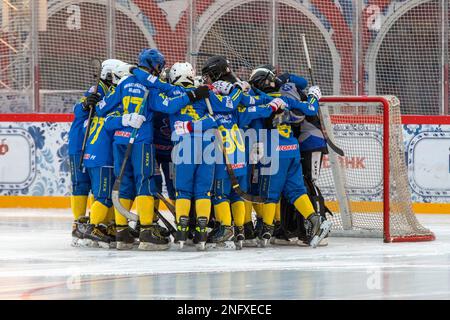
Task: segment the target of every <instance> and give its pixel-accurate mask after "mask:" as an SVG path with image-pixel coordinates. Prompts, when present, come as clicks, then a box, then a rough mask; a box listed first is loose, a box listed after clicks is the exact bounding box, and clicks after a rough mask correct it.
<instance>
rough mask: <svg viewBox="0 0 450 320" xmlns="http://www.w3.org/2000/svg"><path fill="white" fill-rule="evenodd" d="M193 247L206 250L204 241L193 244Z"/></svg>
mask: <svg viewBox="0 0 450 320" xmlns="http://www.w3.org/2000/svg"><path fill="white" fill-rule="evenodd" d="M195 248H196V249H197V251H205V250H206V243H205V242H200V243H197V244H196V245H195Z"/></svg>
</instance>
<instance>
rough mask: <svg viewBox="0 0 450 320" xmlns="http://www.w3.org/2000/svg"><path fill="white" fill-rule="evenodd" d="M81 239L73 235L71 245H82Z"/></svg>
mask: <svg viewBox="0 0 450 320" xmlns="http://www.w3.org/2000/svg"><path fill="white" fill-rule="evenodd" d="M80 240H81V239H80V238H76V237H72V243H71V244H70V245H71V246H72V247H75V248H77V247H80V246H81V245H80V243H79V242H80Z"/></svg>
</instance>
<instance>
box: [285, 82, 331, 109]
mask: <svg viewBox="0 0 450 320" xmlns="http://www.w3.org/2000/svg"><path fill="white" fill-rule="evenodd" d="M321 97H322V94H321V92H320V88H319V87H318V86H313V87H310V88H309V91H308V99H307V100H306V101H305V102H301V101H297V100H295V99H292V98H289V97H281V98H279V99H282V100H283V101H284V102H285V103H286V105H287V108H288V109H289V110H293V109H296V110H299V111H301V112H302V113H303V114H304V115H306V116H314V115H316V114H317V113H318V111H319V99H320V98H321Z"/></svg>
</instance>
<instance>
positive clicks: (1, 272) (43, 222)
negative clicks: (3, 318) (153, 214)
mask: <svg viewBox="0 0 450 320" xmlns="http://www.w3.org/2000/svg"><path fill="white" fill-rule="evenodd" d="M419 219H420V221H421V222H422V223H423V224H424V225H425V226H426V227H428V228H430V229H431V230H433V231H434V232H435V234H436V241H432V242H422V243H396V244H385V243H383V242H382V240H381V239H356V238H334V237H332V238H330V241H329V243H330V244H329V246H328V247H321V248H317V249H312V248H305V247H280V246H277V247H274V246H273V247H270V248H266V249H262V248H244V249H243V250H242V251H235V250H226V251H217V250H215V251H207V252H197V251H192V250H191V251H189V249H188V251H183V252H180V251H178V250H175V249H173V250H172V249H171V250H169V251H164V252H141V251H116V250H114V249H111V250H105V249H87V248H73V247H71V246H70V243H71V214H70V212H69V210H25V209H14V210H6V209H0V299H450V215H421V216H419Z"/></svg>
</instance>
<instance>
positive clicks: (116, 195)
mask: <svg viewBox="0 0 450 320" xmlns="http://www.w3.org/2000/svg"><path fill="white" fill-rule="evenodd" d="M148 94H149V92H148V91H145V94H144V98H143V99H142V103H141V108H140V109H139V114H142V113H143V111H144V109H145V103H146V101H147V97H148ZM137 132H138V129H136V128H135V129H133V131H132V132H131V135H130V140H129V142H128V145H127V150H126V151H125V156H124V158H123V161H122V166H121V167H120V172H119V176H118V177H117V179H116V181H115V182H114V186H113V190H112V196H111V197H112V202H113V204H114V207H115V208H116V209H117V211H119V212H120V214H121V215H123V216H124V217H125V218H127V219H129V220H132V221H136V222H137V221H138V220H139V217H138V215H136V214H134V213H133V212H130V211H128V210H127V209H125V208H124V207H123V206H122V204H121V203H120V200H119V189H120V184H121V183H122V178H123V173H124V172H125V166H126V163H127V161H128V158H129V157H130V154H131V150H132V148H133V144H134V139H135V138H136V135H137ZM159 195H160V194H159V193H158V197H159ZM161 197H162V198H163V199H164V200H165V198H164V197H163V196H162V195H161ZM160 199H161V198H160ZM164 200H163V202H164ZM169 210H170V209H169ZM155 212H156V214H157V215H158V217H159V218H160V219H161V221H162V222H163V223H164V225H165V226H166V228H167V229H169V231H170V233H172V234H174V232H176V229H175V228H174V227H173V226H172V224H171V223H170V222H169V221H167V219H166V218H165V217H164V216H163V215H162V214H161V213H160V212H159V211H158V210H155Z"/></svg>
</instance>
